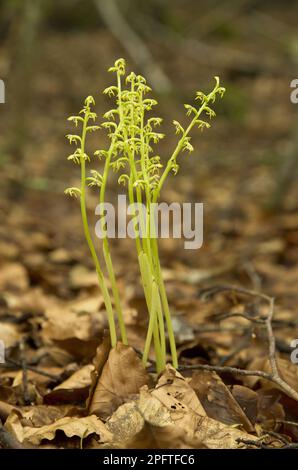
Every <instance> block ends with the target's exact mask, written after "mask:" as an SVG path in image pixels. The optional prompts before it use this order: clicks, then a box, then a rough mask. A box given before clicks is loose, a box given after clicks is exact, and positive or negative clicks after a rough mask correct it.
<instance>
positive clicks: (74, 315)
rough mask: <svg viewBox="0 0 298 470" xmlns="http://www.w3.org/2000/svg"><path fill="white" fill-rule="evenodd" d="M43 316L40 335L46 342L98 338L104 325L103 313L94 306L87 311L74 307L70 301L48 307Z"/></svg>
mask: <svg viewBox="0 0 298 470" xmlns="http://www.w3.org/2000/svg"><path fill="white" fill-rule="evenodd" d="M97 305H99V301H97ZM45 316H46V319H45V320H44V321H43V322H42V336H43V338H44V340H45V341H46V342H48V341H49V340H60V341H63V340H65V339H71V338H78V339H80V340H82V341H89V340H92V339H94V338H97V337H99V338H100V334H101V333H102V330H103V326H104V320H103V315H102V314H100V313H99V312H98V310H97V309H96V308H94V311H93V312H89V311H88V312H87V311H86V310H85V309H83V310H80V309H78V307H77V308H74V307H73V304H72V303H68V304H66V305H65V304H63V303H61V304H59V305H56V306H54V307H52V308H49V309H47V310H46V312H45Z"/></svg>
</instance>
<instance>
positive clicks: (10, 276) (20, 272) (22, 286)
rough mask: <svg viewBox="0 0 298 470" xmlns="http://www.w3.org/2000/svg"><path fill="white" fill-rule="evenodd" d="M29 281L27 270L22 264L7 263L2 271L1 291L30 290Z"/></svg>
mask: <svg viewBox="0 0 298 470" xmlns="http://www.w3.org/2000/svg"><path fill="white" fill-rule="evenodd" d="M28 286H29V279H28V273H27V271H26V269H25V268H24V267H23V266H22V265H21V264H20V263H7V264H5V265H3V266H2V267H1V269H0V289H1V290H5V289H17V290H19V291H23V290H26V289H28Z"/></svg>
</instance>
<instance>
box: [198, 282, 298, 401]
mask: <svg viewBox="0 0 298 470" xmlns="http://www.w3.org/2000/svg"><path fill="white" fill-rule="evenodd" d="M223 292H233V293H238V294H241V295H246V296H247V295H248V296H251V297H257V298H259V299H262V300H264V301H266V302H267V303H268V305H269V308H268V312H267V315H266V317H265V318H264V326H265V328H266V332H267V340H268V357H269V363H270V367H271V373H267V372H262V371H249V370H248V371H243V370H242V369H237V368H234V367H229V368H227V367H220V366H205V365H204V367H205V369H206V370H212V368H213V370H214V371H216V372H219V373H223V372H230V373H235V374H238V375H254V376H257V377H263V378H265V379H266V380H269V381H271V382H273V383H275V384H276V385H278V387H279V388H280V389H281V390H282V391H283V392H284V393H285V394H286V395H288V396H289V397H291V398H293V399H294V400H296V401H298V392H297V391H296V390H295V389H294V388H292V387H291V386H290V385H289V384H288V383H287V382H286V381H285V380H283V379H282V378H281V376H280V373H279V370H278V365H277V360H276V340H275V336H274V333H273V328H272V320H273V315H274V298H273V297H270V296H268V295H266V294H263V293H261V292H258V291H255V290H250V289H245V288H244V287H239V286H226V285H219V286H215V287H212V288H209V289H204V290H202V291H201V292H200V294H201V296H202V297H204V298H205V299H206V298H210V297H213V296H214V295H217V294H220V293H223ZM190 367H191V366H190ZM195 367H196V366H194V368H195ZM199 367H200V368H201V367H202V366H201V365H200V364H199ZM207 367H209V369H207ZM215 367H216V368H215Z"/></svg>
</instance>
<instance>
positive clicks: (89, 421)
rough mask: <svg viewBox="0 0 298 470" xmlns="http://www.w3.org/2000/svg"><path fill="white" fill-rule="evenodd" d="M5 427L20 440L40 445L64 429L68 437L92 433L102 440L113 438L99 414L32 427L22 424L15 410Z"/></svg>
mask: <svg viewBox="0 0 298 470" xmlns="http://www.w3.org/2000/svg"><path fill="white" fill-rule="evenodd" d="M5 427H6V429H7V430H8V431H10V432H11V433H12V434H13V435H14V436H15V437H16V438H17V439H18V440H19V441H20V442H24V441H26V442H28V443H31V444H33V445H38V444H40V442H41V441H42V440H43V439H46V440H49V441H51V440H53V439H54V438H55V436H56V432H57V431H63V432H64V434H65V435H66V436H67V437H74V436H77V437H80V438H81V439H82V438H85V437H87V436H89V435H90V434H96V435H97V436H99V439H100V441H101V442H108V441H111V439H112V434H111V433H110V432H109V431H108V430H107V428H106V427H105V425H104V423H103V422H102V421H100V419H99V418H98V417H97V416H94V415H93V416H87V417H84V418H76V417H64V418H61V419H58V420H57V421H55V422H54V423H52V424H49V425H46V426H41V427H36V428H35V427H31V426H24V427H23V426H22V424H21V422H20V419H19V417H18V416H17V414H16V413H15V412H13V413H12V414H11V415H10V416H9V417H8V419H7V421H6V423H5Z"/></svg>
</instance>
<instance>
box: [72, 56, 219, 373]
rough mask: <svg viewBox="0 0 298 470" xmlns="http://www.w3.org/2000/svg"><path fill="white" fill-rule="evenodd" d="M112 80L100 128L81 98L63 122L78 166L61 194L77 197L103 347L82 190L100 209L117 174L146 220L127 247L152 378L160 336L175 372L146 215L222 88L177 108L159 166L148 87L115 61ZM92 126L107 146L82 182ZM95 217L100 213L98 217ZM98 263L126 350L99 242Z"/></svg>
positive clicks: (156, 122)
mask: <svg viewBox="0 0 298 470" xmlns="http://www.w3.org/2000/svg"><path fill="white" fill-rule="evenodd" d="M109 72H112V73H115V75H116V83H115V85H113V86H110V87H108V88H106V89H105V90H104V94H107V95H108V96H110V97H114V98H115V101H116V107H115V108H114V109H111V110H109V111H108V112H106V113H105V114H104V119H105V121H104V122H103V123H101V125H100V126H99V125H95V121H96V119H97V115H96V113H95V112H94V111H93V110H92V109H93V106H94V105H95V102H94V98H93V97H92V96H88V97H87V98H86V100H85V105H84V107H83V109H82V110H81V111H80V113H79V115H78V116H71V117H69V118H68V119H69V121H72V122H73V123H74V124H75V126H76V127H80V129H81V132H80V135H76V134H75V135H73V134H69V135H67V138H68V139H69V141H70V143H74V144H75V145H76V150H75V152H74V153H72V154H71V155H70V156H69V157H68V159H69V160H72V161H73V162H74V163H76V164H79V165H80V168H81V186H80V188H68V189H67V190H66V191H65V192H66V193H67V194H69V195H71V196H75V197H79V200H80V207H81V216H82V223H83V228H84V234H85V238H86V241H87V244H88V246H89V250H90V253H91V256H92V258H93V261H94V264H95V268H96V272H97V276H98V282H99V286H100V289H101V291H102V295H103V298H104V302H105V307H106V311H107V317H108V322H109V330H110V337H111V345H112V347H114V346H115V345H116V342H117V330H116V322H115V315H114V309H113V302H112V298H111V294H110V291H109V289H108V284H107V279H106V277H105V275H104V272H103V268H102V266H101V264H100V261H99V257H98V255H97V252H96V249H95V246H94V243H93V241H92V237H91V233H90V227H89V224H88V217H87V209H86V187H87V186H95V187H98V191H99V202H100V203H104V202H105V197H106V186H107V182H108V176H109V172H110V169H112V170H114V171H115V172H118V174H119V177H118V182H119V184H122V185H124V186H126V187H127V192H128V198H129V202H130V204H133V205H134V206H133V207H137V205H138V204H140V205H141V204H142V203H145V205H146V214H145V215H144V217H143V216H141V217H140V230H139V225H138V223H137V217H136V215H137V214H136V213H135V214H134V215H135V217H134V231H135V243H136V250H137V255H138V261H139V268H140V277H141V283H142V286H143V290H144V296H145V300H146V304H147V308H148V314H149V319H148V329H147V336H146V341H145V346H144V352H143V364H144V366H146V364H147V361H148V355H149V351H150V347H151V343H152V341H153V344H154V350H155V357H156V368H157V371H158V372H160V371H161V370H163V369H164V367H165V364H166V354H167V347H166V330H167V333H168V339H169V345H170V353H171V358H172V364H173V366H174V367H175V368H177V367H178V359H177V351H176V344H175V337H174V332H173V327H172V321H171V313H170V308H169V303H168V298H167V294H166V289H165V285H164V281H163V277H162V270H161V265H160V260H159V253H158V242H157V237H156V236H152V234H155V233H156V227H155V226H154V225H155V218H154V216H153V214H152V213H151V210H152V209H151V207H152V203H157V202H158V200H159V197H160V193H161V190H162V188H163V185H164V183H165V181H166V179H167V177H168V175H169V174H170V173H174V174H177V172H178V170H179V165H178V162H177V160H178V157H179V156H180V155H181V153H183V152H185V151H188V152H192V151H193V150H194V149H193V146H192V144H191V136H190V134H191V131H192V130H193V128H195V127H198V128H199V129H200V130H203V129H205V128H209V127H210V123H209V122H208V121H207V120H206V117H207V118H210V119H211V118H212V117H214V116H215V112H214V111H213V109H212V108H211V106H212V104H213V103H214V102H215V100H216V98H217V97H222V96H223V94H224V92H225V89H224V88H223V87H222V86H220V83H219V78H218V77H215V86H214V88H213V90H212V91H211V92H210V93H209V94H204V93H203V92H201V91H198V92H197V93H196V98H195V99H196V101H197V102H198V103H199V105H198V106H192V105H189V104H186V105H184V106H185V108H186V111H187V116H189V117H190V122H189V124H188V125H187V127H185V128H184V127H182V125H181V124H180V123H179V122H178V121H173V123H174V126H175V129H176V134H178V135H179V140H178V142H177V144H176V147H175V148H174V151H173V153H172V155H171V156H170V157H169V159H168V161H167V163H166V165H165V166H164V165H163V163H162V161H161V158H160V157H159V155H157V154H156V153H155V151H154V145H155V144H158V142H159V141H160V140H161V139H163V138H164V137H165V136H164V134H162V133H160V132H157V131H156V128H157V127H158V126H160V124H161V122H162V119H161V118H159V117H152V116H150V115H149V116H148V112H150V111H151V110H152V109H153V107H154V106H155V105H157V101H155V100H154V99H152V98H148V97H147V95H148V94H149V93H150V92H151V88H150V87H149V86H148V85H147V83H146V80H145V78H144V77H142V76H141V75H136V74H135V73H133V72H131V73H130V74H129V75H126V64H125V61H124V59H119V60H117V61H116V62H115V65H114V66H113V67H111V68H110V69H109ZM100 127H102V128H104V129H107V131H108V137H109V140H110V145H109V147H108V149H104V150H103V149H100V150H97V151H96V152H95V153H94V155H95V157H97V158H99V159H103V160H104V167H103V170H102V172H99V171H97V170H95V169H91V171H90V176H87V175H86V165H87V164H88V163H89V162H90V161H91V159H90V157H89V155H88V154H87V153H86V138H87V135H88V133H89V132H93V131H96V130H98V129H99V128H100ZM101 215H103V214H101ZM101 220H102V229H103V233H105V232H104V229H105V222H104V217H102V219H101ZM102 250H103V255H104V263H105V268H106V272H107V275H108V279H109V283H110V286H111V293H112V296H113V300H114V305H115V313H116V317H117V320H118V324H119V330H120V335H121V340H122V342H123V343H124V344H127V334H126V329H125V324H124V320H123V313H122V308H121V302H120V295H119V291H118V288H117V284H116V279H115V274H114V269H113V263H112V258H111V254H110V248H109V241H108V237H107V235H105V236H104V237H103V240H102Z"/></svg>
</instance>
